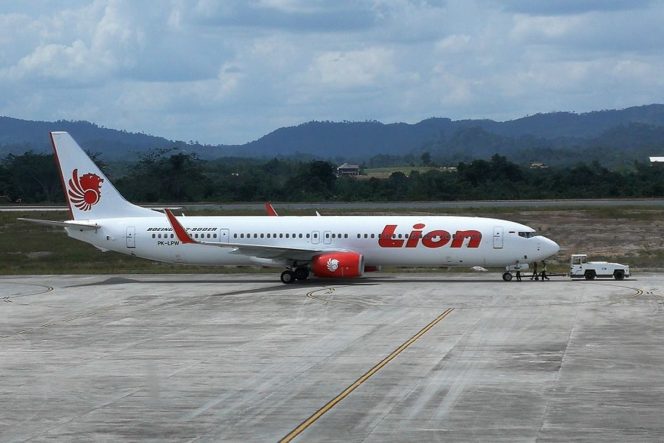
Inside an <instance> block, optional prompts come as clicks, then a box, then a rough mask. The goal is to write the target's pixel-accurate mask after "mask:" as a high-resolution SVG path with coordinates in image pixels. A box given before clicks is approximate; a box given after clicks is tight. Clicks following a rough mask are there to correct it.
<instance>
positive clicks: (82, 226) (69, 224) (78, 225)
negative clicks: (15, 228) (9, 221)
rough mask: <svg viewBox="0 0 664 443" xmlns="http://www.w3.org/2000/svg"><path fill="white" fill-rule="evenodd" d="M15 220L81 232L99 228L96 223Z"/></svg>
mask: <svg viewBox="0 0 664 443" xmlns="http://www.w3.org/2000/svg"><path fill="white" fill-rule="evenodd" d="M17 220H20V221H26V222H30V223H36V224H38V225H46V226H58V227H61V228H76V229H83V230H92V229H99V228H100V227H101V226H100V225H98V224H97V223H85V222H79V221H76V220H68V221H55V220H39V219H36V218H17Z"/></svg>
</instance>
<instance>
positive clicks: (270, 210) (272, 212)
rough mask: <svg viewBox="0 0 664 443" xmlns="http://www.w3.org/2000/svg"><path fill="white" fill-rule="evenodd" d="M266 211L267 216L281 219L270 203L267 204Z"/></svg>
mask: <svg viewBox="0 0 664 443" xmlns="http://www.w3.org/2000/svg"><path fill="white" fill-rule="evenodd" d="M265 211H266V212H267V215H269V216H271V217H279V214H277V211H275V210H274V207H273V206H272V203H270V202H265Z"/></svg>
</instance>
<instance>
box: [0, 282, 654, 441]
mask: <svg viewBox="0 0 664 443" xmlns="http://www.w3.org/2000/svg"><path fill="white" fill-rule="evenodd" d="M277 279H278V275H277V274H241V275H240V274H237V275H226V274H225V275H111V276H109V275H104V276H30V277H21V276H5V277H2V278H0V319H1V321H0V374H1V377H0V399H1V400H2V401H1V404H2V407H0V441H2V442H14V441H16V442H22V441H27V440H37V441H42V440H49V439H53V440H58V441H90V440H94V441H97V440H102V441H118V440H139V439H140V440H153V441H279V440H282V441H296V442H297V441H352V442H384V441H395V442H397V441H457V440H460V441H468V440H473V441H477V440H485V441H510V442H513V441H533V440H542V441H550V440H553V441H560V440H572V439H573V440H586V441H598V440H602V441H626V440H632V441H633V440H638V441H661V440H662V439H664V422H662V420H661V415H662V412H661V411H662V408H663V407H664V371H662V367H664V348H663V347H662V343H663V342H664V289H663V285H664V277H662V276H660V275H657V274H643V275H642V274H638V275H636V276H635V278H633V279H630V280H625V281H621V282H616V281H612V280H596V281H570V280H567V279H565V278H556V279H552V280H551V281H550V282H536V281H529V280H524V281H523V282H520V283H518V282H510V283H505V282H502V281H501V277H500V274H497V273H495V274H494V273H490V274H448V273H445V274H434V273H427V274H389V273H386V274H374V275H372V277H371V278H367V279H361V280H355V281H333V280H315V279H314V280H310V281H308V282H306V283H301V284H294V285H283V284H281V283H278V281H277Z"/></svg>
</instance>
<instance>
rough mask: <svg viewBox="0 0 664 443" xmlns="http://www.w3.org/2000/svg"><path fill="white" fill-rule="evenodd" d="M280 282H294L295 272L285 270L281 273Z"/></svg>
mask: <svg viewBox="0 0 664 443" xmlns="http://www.w3.org/2000/svg"><path fill="white" fill-rule="evenodd" d="M281 282H282V283H285V284H287V285H288V284H291V283H295V273H294V272H293V271H290V270H286V271H284V272H282V273H281Z"/></svg>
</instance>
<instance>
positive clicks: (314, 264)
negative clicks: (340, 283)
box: [311, 252, 364, 278]
mask: <svg viewBox="0 0 664 443" xmlns="http://www.w3.org/2000/svg"><path fill="white" fill-rule="evenodd" d="M363 271H364V256H362V254H358V253H357V252H328V253H326V254H321V255H317V256H315V257H314V258H313V259H312V260H311V272H313V273H314V275H315V276H316V277H337V278H340V277H345V278H349V277H359V276H361V275H362V272H363Z"/></svg>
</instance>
